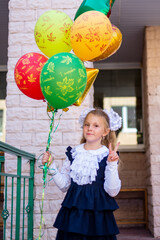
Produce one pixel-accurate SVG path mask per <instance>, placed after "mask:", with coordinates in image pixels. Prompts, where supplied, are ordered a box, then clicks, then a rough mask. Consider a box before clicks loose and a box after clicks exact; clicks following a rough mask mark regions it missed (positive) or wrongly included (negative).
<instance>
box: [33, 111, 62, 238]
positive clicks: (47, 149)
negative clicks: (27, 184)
mask: <svg viewBox="0 0 160 240" xmlns="http://www.w3.org/2000/svg"><path fill="white" fill-rule="evenodd" d="M57 111H58V110H57V109H55V110H54V111H52V118H51V123H50V129H49V135H48V141H47V147H46V152H47V151H49V148H50V144H51V133H52V131H53V128H54V118H55V114H56V113H57ZM61 116H62V114H60V117H59V121H60V118H61ZM58 125H59V122H58V124H57V126H56V127H55V129H54V131H53V133H55V131H56V130H57V128H58ZM50 157H51V156H50ZM49 161H50V158H49V160H48V162H49ZM41 167H42V166H40V168H41ZM42 169H43V190H42V205H41V220H40V228H39V237H38V239H36V240H40V239H41V237H42V236H43V235H42V234H41V231H42V224H43V223H45V221H44V217H43V206H44V190H45V187H46V183H47V173H48V170H49V167H48V164H47V163H45V165H44V166H43V167H42Z"/></svg>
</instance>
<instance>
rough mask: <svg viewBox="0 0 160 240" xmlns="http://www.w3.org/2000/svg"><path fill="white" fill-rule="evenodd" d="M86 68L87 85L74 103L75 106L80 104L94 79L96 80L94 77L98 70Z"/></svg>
mask: <svg viewBox="0 0 160 240" xmlns="http://www.w3.org/2000/svg"><path fill="white" fill-rule="evenodd" d="M86 70H87V85H86V88H85V90H84V92H83V94H82V96H81V97H80V98H79V99H78V100H77V101H76V102H75V103H74V105H75V106H80V105H81V103H82V102H83V101H84V99H85V97H86V95H87V94H88V92H89V90H90V89H91V87H92V85H93V83H94V81H95V80H96V77H97V75H98V72H99V70H98V69H96V68H86Z"/></svg>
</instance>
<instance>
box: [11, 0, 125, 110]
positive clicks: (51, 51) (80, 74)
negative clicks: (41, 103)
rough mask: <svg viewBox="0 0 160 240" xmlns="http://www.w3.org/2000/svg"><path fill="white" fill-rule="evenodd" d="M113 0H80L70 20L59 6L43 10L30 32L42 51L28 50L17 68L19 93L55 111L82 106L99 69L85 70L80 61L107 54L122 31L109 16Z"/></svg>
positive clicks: (112, 50) (114, 50) (114, 47)
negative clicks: (47, 105)
mask: <svg viewBox="0 0 160 240" xmlns="http://www.w3.org/2000/svg"><path fill="white" fill-rule="evenodd" d="M114 1H115V0H107V1H106V0H99V1H97V0H84V1H83V2H82V4H81V5H80V7H79V9H78V10H77V12H76V14H75V18H74V22H73V21H72V20H71V19H70V17H69V16H68V15H67V14H65V13H64V12H61V11H58V10H50V11H47V12H45V13H44V14H42V15H41V16H40V17H39V19H38V20H37V22H36V25H35V29H34V36H35V42H36V44H37V46H38V48H39V49H40V50H41V52H42V53H43V54H44V55H43V54H40V53H35V52H31V53H27V54H25V55H23V56H22V57H21V58H20V59H19V60H18V62H17V64H16V66H15V73H14V75H15V81H16V84H17V86H18V88H19V89H20V90H21V91H22V93H24V94H25V95H26V96H28V97H30V98H32V99H36V100H46V101H47V102H48V104H49V105H50V106H51V107H52V108H54V109H64V108H67V107H68V106H71V105H75V106H80V105H81V103H82V102H83V101H84V98H85V97H86V95H87V94H88V92H89V90H90V88H91V86H92V85H93V83H94V81H95V79H96V77H97V74H98V72H99V70H98V69H94V68H86V67H85V66H84V61H92V62H94V61H99V60H103V59H105V58H107V57H110V56H111V55H113V54H114V53H115V52H116V51H117V50H118V48H119V47H120V45H121V42H122V34H121V32H120V30H119V29H118V28H117V27H116V26H114V25H112V24H111V22H110V20H109V15H110V14H111V8H112V6H113V4H114ZM71 50H72V52H73V53H71Z"/></svg>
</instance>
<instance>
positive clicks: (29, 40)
mask: <svg viewBox="0 0 160 240" xmlns="http://www.w3.org/2000/svg"><path fill="white" fill-rule="evenodd" d="M22 43H23V44H35V39H34V35H33V33H13V34H12V35H10V37H9V44H10V45H21V44H22Z"/></svg>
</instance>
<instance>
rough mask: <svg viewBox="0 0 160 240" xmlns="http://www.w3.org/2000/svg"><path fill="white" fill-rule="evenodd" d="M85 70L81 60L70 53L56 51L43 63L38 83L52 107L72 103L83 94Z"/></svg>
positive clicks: (65, 105)
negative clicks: (56, 52)
mask: <svg viewBox="0 0 160 240" xmlns="http://www.w3.org/2000/svg"><path fill="white" fill-rule="evenodd" d="M86 83H87V72H86V68H85V66H84V64H83V62H82V61H81V60H80V59H79V58H78V57H77V56H76V55H74V54H72V53H66V52H64V53H58V54H56V55H54V56H52V57H51V58H50V59H49V60H48V61H47V62H46V64H45V65H44V67H43V69H42V72H41V77H40V85H41V89H42V92H43V95H44V97H45V98H46V100H47V101H48V103H49V104H50V105H51V106H52V107H53V108H54V109H63V108H67V107H68V106H70V105H72V104H73V103H74V102H75V101H77V100H78V98H80V96H81V95H82V94H83V92H84V89H85V87H86Z"/></svg>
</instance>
